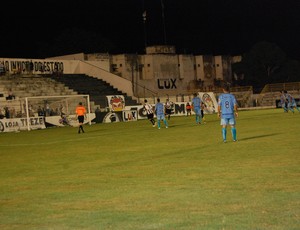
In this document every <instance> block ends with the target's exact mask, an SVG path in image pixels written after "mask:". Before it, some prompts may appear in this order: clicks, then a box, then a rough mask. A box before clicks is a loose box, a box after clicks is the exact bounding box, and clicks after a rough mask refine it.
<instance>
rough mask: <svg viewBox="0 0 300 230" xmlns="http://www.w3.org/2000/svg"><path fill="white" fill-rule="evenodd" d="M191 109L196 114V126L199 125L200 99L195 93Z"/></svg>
mask: <svg viewBox="0 0 300 230" xmlns="http://www.w3.org/2000/svg"><path fill="white" fill-rule="evenodd" d="M192 108H193V110H194V112H195V114H196V124H199V125H200V124H201V120H202V116H201V98H200V97H198V95H197V93H194V97H193V99H192Z"/></svg>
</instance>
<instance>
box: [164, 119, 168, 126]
mask: <svg viewBox="0 0 300 230" xmlns="http://www.w3.org/2000/svg"><path fill="white" fill-rule="evenodd" d="M164 123H165V126H166V127H167V126H168V122H167V120H166V119H165V120H164Z"/></svg>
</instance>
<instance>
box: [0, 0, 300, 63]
mask: <svg viewBox="0 0 300 230" xmlns="http://www.w3.org/2000/svg"><path fill="white" fill-rule="evenodd" d="M161 1H163V5H164V20H162V18H163V17H162V7H161ZM145 10H146V12H147V21H146V24H145V26H144V24H143V20H142V14H143V12H144V11H145ZM163 21H164V22H165V27H163ZM68 28H79V29H84V30H88V31H93V32H97V33H99V34H101V35H102V36H103V37H105V38H107V39H108V40H110V41H111V42H113V43H114V44H115V46H116V49H115V50H113V51H112V52H111V53H118V54H120V53H143V52H144V45H145V37H146V38H147V39H146V41H147V45H160V44H164V43H165V39H164V38H165V37H164V31H165V34H166V44H167V45H174V46H175V47H176V50H177V53H187V54H203V55H204V54H213V55H227V54H228V55H239V54H243V53H244V52H247V51H249V49H250V48H251V47H252V46H253V45H254V44H255V43H256V42H259V41H267V42H271V43H275V44H277V45H278V46H279V47H280V48H281V49H282V50H283V51H284V52H285V53H286V54H287V56H288V57H290V58H294V59H300V46H299V42H300V0H85V1H77V0H74V1H67V0H60V1H58V0H52V1H51V0H40V1H36V0H28V1H22V2H19V1H17V2H15V1H9V2H7V3H5V8H3V6H2V7H1V35H0V57H6V58H44V57H39V56H38V52H37V49H38V47H39V46H40V45H39V44H41V43H48V44H51V43H53V41H54V39H55V38H56V37H57V36H58V35H59V34H61V33H62V32H63V31H64V30H66V29H68ZM163 28H165V30H164V29H163ZM144 29H146V30H145V31H146V33H144ZM145 34H146V36H145ZM50 53H51V52H50V51H49V55H50Z"/></svg>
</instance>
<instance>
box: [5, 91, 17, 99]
mask: <svg viewBox="0 0 300 230" xmlns="http://www.w3.org/2000/svg"><path fill="white" fill-rule="evenodd" d="M15 98H16V97H15V95H14V94H13V92H12V89H9V91H8V96H7V97H6V100H14V99H15Z"/></svg>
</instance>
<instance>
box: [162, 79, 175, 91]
mask: <svg viewBox="0 0 300 230" xmlns="http://www.w3.org/2000/svg"><path fill="white" fill-rule="evenodd" d="M176 80H177V79H157V87H158V88H159V89H173V88H174V89H176V88H177V87H176V85H175V82H176Z"/></svg>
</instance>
